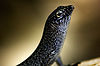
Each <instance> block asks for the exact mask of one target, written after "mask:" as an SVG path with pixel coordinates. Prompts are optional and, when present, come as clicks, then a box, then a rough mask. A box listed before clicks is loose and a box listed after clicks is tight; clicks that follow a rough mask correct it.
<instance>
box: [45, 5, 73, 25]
mask: <svg viewBox="0 0 100 66" xmlns="http://www.w3.org/2000/svg"><path fill="white" fill-rule="evenodd" d="M73 10H74V6H72V5H68V6H59V7H57V9H55V10H54V11H53V12H52V13H51V14H50V15H49V17H48V20H47V21H48V22H50V23H53V24H56V25H60V24H64V23H66V24H68V23H67V22H69V21H70V18H71V17H70V16H71V14H72V12H73Z"/></svg>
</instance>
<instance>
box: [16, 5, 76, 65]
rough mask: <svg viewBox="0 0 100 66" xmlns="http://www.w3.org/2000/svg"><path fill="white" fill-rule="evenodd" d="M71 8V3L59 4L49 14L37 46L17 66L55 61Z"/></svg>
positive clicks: (46, 63)
mask: <svg viewBox="0 0 100 66" xmlns="http://www.w3.org/2000/svg"><path fill="white" fill-rule="evenodd" d="M73 9H74V7H73V6H72V5H69V6H59V7H58V8H57V9H55V10H54V11H53V12H52V13H51V14H50V15H49V17H48V19H47V21H46V24H45V27H44V32H43V36H42V39H41V41H40V43H39V45H38V47H37V48H36V50H35V51H34V52H33V53H32V55H31V56H30V57H29V58H27V59H26V60H25V61H24V62H22V63H21V64H19V65H17V66H50V65H51V64H53V63H54V61H56V59H57V57H58V56H59V53H60V50H61V48H62V46H63V42H64V39H65V36H66V32H67V28H68V25H69V21H70V18H71V17H70V16H71V13H72V11H73Z"/></svg>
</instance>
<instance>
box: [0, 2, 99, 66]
mask: <svg viewBox="0 0 100 66" xmlns="http://www.w3.org/2000/svg"><path fill="white" fill-rule="evenodd" d="M68 4H73V5H74V6H75V10H74V12H73V14H72V20H71V23H70V26H69V30H68V33H67V37H66V40H65V43H64V46H63V49H62V51H61V56H62V60H63V62H64V64H69V63H72V62H77V61H83V60H86V59H91V58H95V57H100V0H2V1H0V37H1V38H0V66H15V65H17V64H19V63H21V62H22V61H23V60H25V59H26V58H27V57H28V56H29V55H30V54H31V53H32V52H33V51H34V49H35V48H36V47H37V45H38V44H39V41H40V39H41V36H42V32H43V27H44V24H45V21H46V19H47V17H48V15H49V14H50V13H51V12H52V11H53V10H54V9H56V8H57V7H58V6H60V5H68ZM53 66H56V64H54V65H53Z"/></svg>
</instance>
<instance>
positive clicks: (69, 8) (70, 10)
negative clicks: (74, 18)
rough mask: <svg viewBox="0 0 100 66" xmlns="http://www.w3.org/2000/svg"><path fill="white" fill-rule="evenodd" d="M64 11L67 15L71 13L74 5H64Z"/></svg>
mask: <svg viewBox="0 0 100 66" xmlns="http://www.w3.org/2000/svg"><path fill="white" fill-rule="evenodd" d="M64 8H65V11H66V14H67V15H68V16H69V15H71V14H72V12H73V10H74V6H73V5H68V6H65V7H64Z"/></svg>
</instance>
